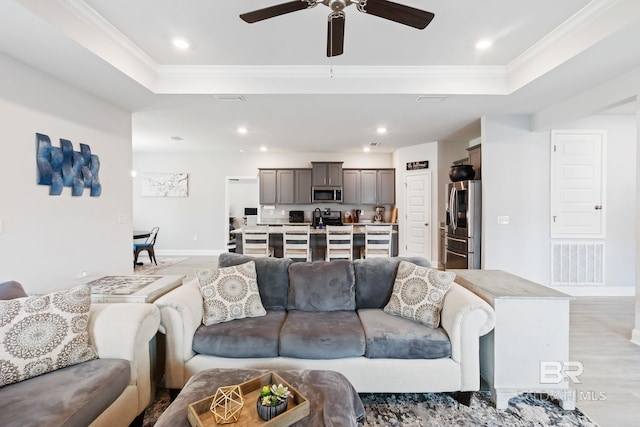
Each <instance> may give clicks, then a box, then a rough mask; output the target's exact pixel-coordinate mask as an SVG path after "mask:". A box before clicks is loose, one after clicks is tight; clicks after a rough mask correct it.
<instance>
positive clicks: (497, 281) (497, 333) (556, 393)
mask: <svg viewBox="0 0 640 427" xmlns="http://www.w3.org/2000/svg"><path fill="white" fill-rule="evenodd" d="M447 271H451V272H453V273H455V274H456V283H459V284H460V285H462V286H464V287H465V288H467V289H469V290H470V291H472V292H474V293H475V294H477V295H478V296H479V297H481V298H482V299H484V300H485V301H487V302H488V303H489V304H491V306H492V307H493V309H494V310H495V314H496V326H495V328H494V330H493V331H492V332H490V333H489V334H487V335H485V336H483V337H480V374H481V375H482V377H483V378H484V379H485V381H486V382H487V383H488V384H489V387H490V388H491V394H492V395H493V398H494V400H495V403H496V408H498V409H505V408H507V406H508V405H509V399H510V398H512V397H515V396H517V395H518V394H520V393H525V392H533V393H548V394H549V395H550V396H551V397H554V398H556V399H558V400H559V401H560V402H561V405H562V408H563V409H567V410H573V409H575V399H576V395H575V390H572V389H571V388H569V381H568V378H567V377H568V376H567V375H565V373H566V372H565V370H564V369H565V368H566V367H567V365H562V364H563V363H566V362H568V361H569V302H570V300H571V299H573V297H571V296H569V295H566V294H563V293H562V292H558V291H556V290H554V289H551V288H548V287H546V286H542V285H540V284H538V283H535V282H532V281H529V280H526V279H523V278H522V277H518V276H515V275H513V274H510V273H507V272H505V271H501V270H447ZM543 363H544V364H545V365H546V367H545V370H544V372H543V369H542V364H543ZM549 366H550V367H551V373H552V374H554V375H550V376H548V375H546V373H548V372H547V370H546V369H547V368H548V367H549ZM558 366H562V368H561V369H562V370H558V371H554V369H556V367H558ZM543 377H544V378H543ZM560 377H562V378H561V379H560ZM555 378H557V381H556V380H555Z"/></svg>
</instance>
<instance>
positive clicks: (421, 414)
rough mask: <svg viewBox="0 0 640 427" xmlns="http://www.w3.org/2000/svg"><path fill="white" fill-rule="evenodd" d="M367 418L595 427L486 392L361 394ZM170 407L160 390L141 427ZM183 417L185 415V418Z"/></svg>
mask: <svg viewBox="0 0 640 427" xmlns="http://www.w3.org/2000/svg"><path fill="white" fill-rule="evenodd" d="M360 397H361V399H362V403H363V404H364V408H365V411H366V414H367V415H366V417H365V419H364V420H362V421H361V422H360V423H359V425H360V426H363V427H364V426H367V427H368V426H385V427H386V426H389V427H449V426H464V427H467V426H469V427H471V426H474V427H475V426H485V427H497V426H505V427H506V426H508V427H546V426H562V427H572V426H581V427H598V425H597V424H595V423H593V422H592V421H590V420H589V418H587V416H586V415H584V414H583V413H582V412H580V411H579V410H577V409H576V410H575V411H565V410H563V409H562V408H561V407H560V406H558V402H557V401H554V400H551V399H547V398H545V396H544V395H542V396H540V395H533V394H522V395H520V396H519V397H516V398H514V399H512V400H511V402H510V404H509V407H508V408H507V409H505V410H498V409H496V408H495V405H494V403H493V401H492V400H491V396H490V394H489V393H488V392H482V391H481V392H475V393H473V397H472V398H471V403H470V405H469V406H466V405H463V404H460V403H458V401H456V400H455V399H453V398H452V397H451V396H450V395H448V394H446V393H419V394H417V393H406V394H361V395H360ZM168 405H169V392H168V391H167V389H159V390H158V392H157V394H156V399H155V401H154V402H153V404H152V405H151V406H150V407H149V408H148V409H147V412H146V413H145V418H144V424H143V426H144V427H152V426H153V425H154V424H155V422H156V420H157V419H158V417H159V416H160V414H162V412H163V411H164V410H165V409H166V408H167V406H168ZM185 416H186V414H185Z"/></svg>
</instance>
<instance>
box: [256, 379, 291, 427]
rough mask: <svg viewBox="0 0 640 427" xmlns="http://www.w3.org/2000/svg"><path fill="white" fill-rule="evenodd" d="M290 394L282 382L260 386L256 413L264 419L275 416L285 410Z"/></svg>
mask: <svg viewBox="0 0 640 427" xmlns="http://www.w3.org/2000/svg"><path fill="white" fill-rule="evenodd" d="M290 396H291V392H290V391H289V387H285V386H283V385H282V384H278V385H275V384H272V385H271V387H269V386H268V385H266V386H264V387H262V388H261V389H260V397H259V398H258V402H257V409H258V415H259V416H260V418H262V419H263V420H265V421H268V420H270V419H271V418H274V417H277V416H278V415H280V414H282V413H283V412H284V411H286V410H287V403H288V399H289V397H290Z"/></svg>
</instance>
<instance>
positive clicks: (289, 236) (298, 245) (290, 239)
mask: <svg viewBox="0 0 640 427" xmlns="http://www.w3.org/2000/svg"><path fill="white" fill-rule="evenodd" d="M309 244H310V232H309V226H308V225H283V226H282V251H283V256H284V257H285V258H290V259H294V260H295V259H302V260H305V261H311V249H310V247H309Z"/></svg>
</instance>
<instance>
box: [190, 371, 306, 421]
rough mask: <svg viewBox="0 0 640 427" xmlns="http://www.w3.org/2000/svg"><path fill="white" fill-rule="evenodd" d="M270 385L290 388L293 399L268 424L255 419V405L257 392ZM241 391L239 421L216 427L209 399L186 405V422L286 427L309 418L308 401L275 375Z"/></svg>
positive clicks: (249, 383) (243, 386)
mask: <svg viewBox="0 0 640 427" xmlns="http://www.w3.org/2000/svg"><path fill="white" fill-rule="evenodd" d="M271 384H282V385H284V386H286V387H289V391H291V394H293V397H291V398H289V404H288V405H287V410H286V411H285V412H283V413H282V414H280V415H278V416H277V417H274V418H272V419H270V420H269V421H264V420H263V419H262V418H260V417H259V416H258V411H257V410H256V402H257V401H258V397H259V396H260V389H261V388H262V387H263V386H265V385H269V386H270V385H271ZM240 389H241V390H242V394H243V396H244V406H243V407H242V411H241V412H240V417H239V418H238V421H237V422H235V423H229V424H218V423H216V420H215V418H214V416H213V414H212V413H211V411H210V410H209V407H210V406H211V401H212V400H213V398H214V396H213V395H212V396H208V397H205V398H204V399H202V400H198V401H197V402H194V403H191V404H190V405H189V407H188V409H187V418H188V419H189V423H190V424H191V426H192V427H213V426H231V427H254V426H269V427H287V426H290V425H291V424H293V423H295V422H296V421H299V420H301V419H302V418H304V417H306V416H307V415H309V401H308V400H307V398H306V397H304V396H303V395H302V394H301V393H300V392H299V391H298V390H297V389H296V388H294V387H292V386H291V384H289V383H288V382H287V381H285V380H284V379H283V378H282V377H281V376H280V375H278V374H276V373H275V372H267V373H266V374H264V375H261V376H259V377H257V378H253V379H251V380H249V381H246V382H243V383H242V384H240Z"/></svg>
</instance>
